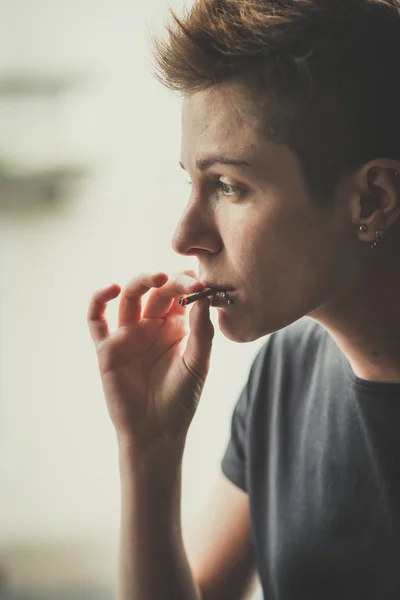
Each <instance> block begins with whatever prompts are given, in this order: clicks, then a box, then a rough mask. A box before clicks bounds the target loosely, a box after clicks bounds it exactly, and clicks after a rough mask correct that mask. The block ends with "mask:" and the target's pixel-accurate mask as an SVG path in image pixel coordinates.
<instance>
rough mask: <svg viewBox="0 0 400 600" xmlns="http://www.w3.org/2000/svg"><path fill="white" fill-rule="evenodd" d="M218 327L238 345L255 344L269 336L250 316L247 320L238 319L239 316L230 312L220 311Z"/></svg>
mask: <svg viewBox="0 0 400 600" xmlns="http://www.w3.org/2000/svg"><path fill="white" fill-rule="evenodd" d="M218 325H219V329H220V331H221V333H222V334H223V335H224V336H225V337H226V338H228V340H231V341H232V342H236V343H238V344H246V343H248V342H254V340H258V339H259V338H261V337H263V336H265V335H267V333H268V332H267V333H266V332H265V331H264V329H263V328H261V327H260V328H258V327H257V326H256V323H255V322H254V321H253V320H252V319H251V317H250V316H246V317H245V318H241V317H240V316H239V317H238V315H237V314H234V312H233V311H232V312H231V313H230V312H229V310H226V311H225V310H218Z"/></svg>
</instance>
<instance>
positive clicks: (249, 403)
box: [221, 344, 267, 492]
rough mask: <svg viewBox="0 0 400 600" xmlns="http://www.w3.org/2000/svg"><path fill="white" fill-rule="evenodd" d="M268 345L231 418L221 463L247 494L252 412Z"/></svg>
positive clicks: (252, 371)
mask: <svg viewBox="0 0 400 600" xmlns="http://www.w3.org/2000/svg"><path fill="white" fill-rule="evenodd" d="M266 347H267V344H264V345H263V346H262V348H261V350H260V351H259V352H258V354H257V356H256V358H255V359H254V361H253V364H252V367H251V370H250V374H249V377H248V380H247V383H246V385H245V386H244V388H243V390H242V393H241V394H240V396H239V400H238V401H237V403H236V406H235V408H234V411H233V414H232V418H231V435H230V439H229V442H228V445H227V447H226V449H225V453H224V455H223V457H222V461H221V469H222V472H223V474H224V475H225V476H226V477H227V478H228V479H229V480H230V481H232V483H234V484H235V485H237V486H238V487H240V488H241V489H242V490H244V491H245V492H247V491H248V479H247V474H248V454H249V452H248V447H249V429H250V421H251V412H252V407H253V405H254V400H255V396H256V394H257V392H258V390H259V382H260V376H261V370H262V364H263V362H264V360H265V351H266Z"/></svg>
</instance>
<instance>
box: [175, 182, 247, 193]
mask: <svg viewBox="0 0 400 600" xmlns="http://www.w3.org/2000/svg"><path fill="white" fill-rule="evenodd" d="M186 184H187V185H192V182H191V181H186ZM214 185H215V187H216V188H217V189H218V190H221V191H222V193H223V195H224V196H233V195H234V194H238V195H239V194H240V193H241V192H242V188H240V187H239V186H237V185H233V184H231V183H225V182H224V181H221V180H220V179H218V181H215V182H214Z"/></svg>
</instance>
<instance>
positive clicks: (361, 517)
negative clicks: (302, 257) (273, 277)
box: [222, 317, 400, 600]
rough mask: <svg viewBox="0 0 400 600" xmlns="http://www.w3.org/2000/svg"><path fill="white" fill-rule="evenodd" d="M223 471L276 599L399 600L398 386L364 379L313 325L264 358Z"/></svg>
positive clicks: (300, 327) (269, 594)
mask: <svg viewBox="0 0 400 600" xmlns="http://www.w3.org/2000/svg"><path fill="white" fill-rule="evenodd" d="M222 470H223V472H224V474H225V475H226V476H227V477H228V478H229V479H230V480H231V481H232V482H233V483H235V484H236V485H238V486H239V487H240V488H242V489H243V490H246V491H247V492H248V493H249V495H250V505H251V525H252V531H253V539H254V546H255V553H256V559H257V565H258V571H259V575H260V579H261V583H262V586H263V592H264V596H265V598H266V600H389V599H390V600H392V599H393V600H394V599H396V600H399V599H400V384H390V383H373V382H367V381H364V380H362V379H360V378H358V377H357V376H356V375H355V374H354V373H353V371H352V369H351V366H350V364H349V363H348V361H347V359H346V357H345V355H344V354H343V353H342V352H341V351H340V350H339V348H338V346H337V345H336V344H335V342H334V341H333V339H332V337H331V336H330V335H329V333H328V332H327V331H326V330H325V329H324V328H323V327H322V326H320V325H318V324H317V323H315V322H314V321H313V320H312V319H310V318H308V317H304V318H303V319H300V320H299V321H297V322H296V323H294V324H292V325H290V326H289V327H286V328H284V329H282V330H280V331H278V332H276V333H274V334H272V335H271V336H269V338H268V339H267V341H266V343H265V344H264V345H263V347H262V348H261V350H260V352H259V353H258V355H257V357H256V359H255V360H254V362H253V365H252V368H251V371H250V375H249V379H248V382H247V384H246V386H245V388H244V390H243V392H242V394H241V395H240V398H239V400H238V402H237V405H236V407H235V410H234V412H233V416H232V425H231V438H230V441H229V444H228V447H227V449H226V452H225V455H224V457H223V460H222Z"/></svg>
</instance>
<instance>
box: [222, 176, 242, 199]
mask: <svg viewBox="0 0 400 600" xmlns="http://www.w3.org/2000/svg"><path fill="white" fill-rule="evenodd" d="M217 188H219V189H220V190H222V192H223V194H224V196H233V195H234V194H239V193H240V192H241V188H239V187H238V186H237V185H232V184H231V183H225V182H224V181H221V180H220V179H219V180H218V181H217Z"/></svg>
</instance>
